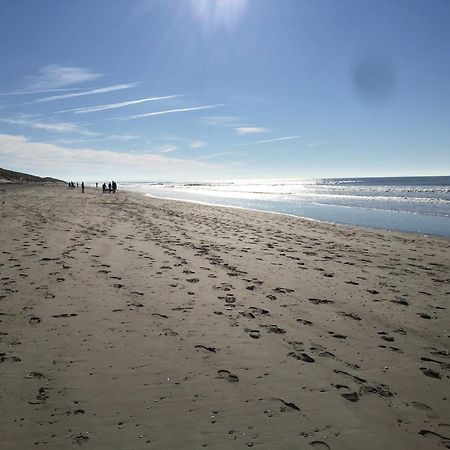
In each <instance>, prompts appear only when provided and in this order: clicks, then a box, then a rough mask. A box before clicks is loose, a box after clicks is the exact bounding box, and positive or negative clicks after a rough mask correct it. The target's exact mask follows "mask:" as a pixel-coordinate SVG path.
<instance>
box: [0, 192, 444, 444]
mask: <svg viewBox="0 0 450 450" xmlns="http://www.w3.org/2000/svg"><path fill="white" fill-rule="evenodd" d="M0 212H1V214H0V380H1V383H0V404H1V408H0V448H1V449H2V450H3V449H5V450H6V449H7V450H10V449H14V450H15V449H20V450H21V449H26V450H29V449H32V448H33V449H34V448H37V449H39V448H42V449H58V450H60V449H71V448H78V446H80V447H82V448H83V449H95V450H98V449H120V450H128V449H129V450H135V449H201V448H205V447H206V448H212V449H242V448H248V447H255V448H258V449H316V450H326V449H331V450H338V449H358V450H360V449H365V450H370V449H374V450H375V449H376V450H379V449H395V450H401V449H405V450H411V449H435V448H436V449H440V448H445V447H446V446H447V448H450V406H449V397H450V379H449V376H450V371H449V368H450V355H449V350H448V349H449V338H450V331H449V325H450V314H449V302H448V300H449V297H450V286H449V278H450V267H449V266H450V239H445V238H434V237H424V236H419V235H414V234H405V233H395V232H383V231H374V230H368V229H363V228H356V227H345V226H337V225H331V224H323V223H317V222H312V221H307V220H302V219H298V218H294V217H288V216H282V215H275V214H269V213H259V212H253V211H245V210H239V209H230V208H219V207H209V206H205V205H198V204H191V203H184V202H176V201H166V200H160V199H151V198H146V197H144V196H141V195H139V194H132V193H124V192H118V193H116V194H114V195H113V194H102V193H101V190H100V189H99V190H95V189H87V190H86V193H85V194H81V191H80V190H68V189H66V188H65V187H62V186H35V187H32V186H18V185H8V186H6V185H2V186H0Z"/></svg>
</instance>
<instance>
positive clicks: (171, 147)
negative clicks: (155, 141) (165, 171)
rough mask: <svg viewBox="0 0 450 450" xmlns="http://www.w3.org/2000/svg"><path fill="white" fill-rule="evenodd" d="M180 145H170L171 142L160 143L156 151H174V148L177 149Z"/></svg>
mask: <svg viewBox="0 0 450 450" xmlns="http://www.w3.org/2000/svg"><path fill="white" fill-rule="evenodd" d="M179 148H180V147H179V146H178V145H172V144H167V145H162V146H161V147H159V148H158V152H159V153H170V152H174V151H175V150H178V149H179Z"/></svg>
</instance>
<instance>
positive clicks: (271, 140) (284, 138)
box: [237, 136, 299, 147]
mask: <svg viewBox="0 0 450 450" xmlns="http://www.w3.org/2000/svg"><path fill="white" fill-rule="evenodd" d="M298 138H299V137H298V136H283V137H279V138H274V139H264V140H262V141H256V142H249V143H247V144H238V145H237V147H242V146H247V145H255V144H267V143H269V142H280V141H291V140H294V139H298Z"/></svg>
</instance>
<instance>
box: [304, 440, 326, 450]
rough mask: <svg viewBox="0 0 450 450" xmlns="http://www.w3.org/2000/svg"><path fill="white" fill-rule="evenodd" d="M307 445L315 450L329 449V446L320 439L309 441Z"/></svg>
mask: <svg viewBox="0 0 450 450" xmlns="http://www.w3.org/2000/svg"><path fill="white" fill-rule="evenodd" d="M309 445H310V446H311V447H312V448H315V449H317V450H330V446H329V445H328V444H325V442H322V441H313V442H310V443H309Z"/></svg>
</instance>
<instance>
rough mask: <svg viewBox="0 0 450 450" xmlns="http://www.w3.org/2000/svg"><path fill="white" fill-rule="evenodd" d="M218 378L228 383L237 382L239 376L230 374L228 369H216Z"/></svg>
mask: <svg viewBox="0 0 450 450" xmlns="http://www.w3.org/2000/svg"><path fill="white" fill-rule="evenodd" d="M217 373H218V374H219V378H221V379H222V380H225V381H228V383H238V382H239V377H238V376H237V375H234V374H232V373H231V372H230V371H229V370H225V369H222V370H218V371H217Z"/></svg>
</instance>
